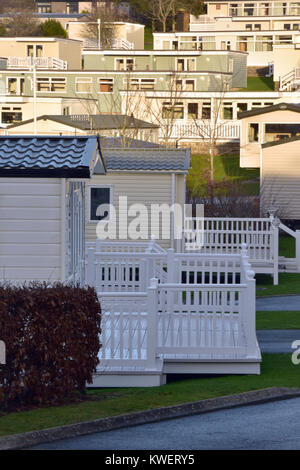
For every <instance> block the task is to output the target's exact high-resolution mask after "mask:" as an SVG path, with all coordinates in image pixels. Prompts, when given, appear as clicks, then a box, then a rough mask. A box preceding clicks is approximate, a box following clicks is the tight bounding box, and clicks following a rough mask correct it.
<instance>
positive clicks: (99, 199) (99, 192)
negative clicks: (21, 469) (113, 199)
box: [90, 188, 111, 220]
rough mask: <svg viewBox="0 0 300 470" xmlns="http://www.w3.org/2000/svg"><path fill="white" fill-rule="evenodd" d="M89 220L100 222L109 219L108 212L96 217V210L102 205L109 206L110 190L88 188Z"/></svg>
mask: <svg viewBox="0 0 300 470" xmlns="http://www.w3.org/2000/svg"><path fill="white" fill-rule="evenodd" d="M90 191H91V193H90V201H91V203H90V220H102V219H108V218H109V212H108V211H105V212H104V215H97V209H98V207H99V206H101V205H102V204H110V191H111V189H110V188H90Z"/></svg>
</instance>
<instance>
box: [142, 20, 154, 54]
mask: <svg viewBox="0 0 300 470" xmlns="http://www.w3.org/2000/svg"><path fill="white" fill-rule="evenodd" d="M144 41H145V49H146V50H151V49H153V35H152V30H151V28H149V26H145V36H144Z"/></svg>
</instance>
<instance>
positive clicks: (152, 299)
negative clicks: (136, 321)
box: [147, 278, 158, 368]
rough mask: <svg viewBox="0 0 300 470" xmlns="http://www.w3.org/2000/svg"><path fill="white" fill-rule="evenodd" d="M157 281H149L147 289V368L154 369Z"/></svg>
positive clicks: (153, 279) (154, 279)
mask: <svg viewBox="0 0 300 470" xmlns="http://www.w3.org/2000/svg"><path fill="white" fill-rule="evenodd" d="M157 313H158V280H157V279H156V278H152V279H150V286H149V287H148V289H147V320H148V321H147V366H148V367H149V368H154V367H155V363H156V354H157V333H158V332H157V327H158V315H157Z"/></svg>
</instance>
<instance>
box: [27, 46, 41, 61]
mask: <svg viewBox="0 0 300 470" xmlns="http://www.w3.org/2000/svg"><path fill="white" fill-rule="evenodd" d="M29 46H30V47H33V56H30V55H28V51H27V49H28V47H29ZM38 47H41V48H42V55H40V56H38V55H36V51H37V48H38ZM25 57H34V58H39V57H44V45H43V44H26V45H25Z"/></svg>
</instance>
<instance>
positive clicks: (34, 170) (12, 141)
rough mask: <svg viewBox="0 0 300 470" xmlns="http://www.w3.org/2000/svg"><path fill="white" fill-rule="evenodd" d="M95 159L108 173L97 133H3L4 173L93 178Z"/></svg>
mask: <svg viewBox="0 0 300 470" xmlns="http://www.w3.org/2000/svg"><path fill="white" fill-rule="evenodd" d="M95 159H97V168H98V173H99V172H101V173H104V171H105V170H104V166H103V160H102V154H101V150H100V144H99V139H98V138H97V136H80V137H77V136H76V137H70V136H59V137H57V136H40V135H36V136H32V135H30V136H27V135H25V136H0V176H27V177H28V176H36V177H61V178H70V177H72V178H89V177H90V169H91V166H92V164H93V163H94V160H95Z"/></svg>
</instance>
